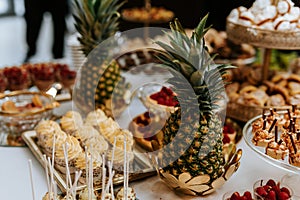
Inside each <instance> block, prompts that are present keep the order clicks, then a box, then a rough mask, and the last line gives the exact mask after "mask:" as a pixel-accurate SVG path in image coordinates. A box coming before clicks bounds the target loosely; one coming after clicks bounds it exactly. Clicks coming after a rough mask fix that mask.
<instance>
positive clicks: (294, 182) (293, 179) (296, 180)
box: [281, 173, 300, 200]
mask: <svg viewBox="0 0 300 200" xmlns="http://www.w3.org/2000/svg"><path fill="white" fill-rule="evenodd" d="M281 183H282V184H284V185H287V186H288V187H290V188H291V189H292V190H293V193H294V196H293V198H294V199H295V200H300V190H299V185H300V174H295V173H290V174H286V175H284V176H283V177H282V178H281Z"/></svg>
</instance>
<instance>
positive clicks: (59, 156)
mask: <svg viewBox="0 0 300 200" xmlns="http://www.w3.org/2000/svg"><path fill="white" fill-rule="evenodd" d="M66 144H67V149H66ZM64 148H65V149H66V150H67V151H66V152H67V158H68V165H69V170H70V173H74V172H75V161H76V159H77V158H78V157H80V156H84V153H83V150H82V148H81V146H80V144H79V141H78V140H77V139H76V138H75V137H73V136H71V135H68V136H67V138H66V141H65V144H63V145H62V146H61V147H59V146H58V148H57V149H56V151H55V158H54V159H55V167H56V169H58V170H59V171H60V172H62V173H64V174H65V173H66V162H65V155H64Z"/></svg>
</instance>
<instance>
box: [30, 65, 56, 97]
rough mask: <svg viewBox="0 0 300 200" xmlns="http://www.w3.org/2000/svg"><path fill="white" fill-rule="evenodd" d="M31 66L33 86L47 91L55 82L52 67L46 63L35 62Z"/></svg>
mask: <svg viewBox="0 0 300 200" xmlns="http://www.w3.org/2000/svg"><path fill="white" fill-rule="evenodd" d="M32 68H33V69H32V73H33V74H32V76H33V81H34V84H35V86H36V87H37V88H38V89H39V90H40V91H47V90H48V89H49V88H50V87H51V85H52V84H53V83H54V82H55V71H54V68H53V67H52V66H51V65H49V64H46V63H40V64H35V65H33V67H32Z"/></svg>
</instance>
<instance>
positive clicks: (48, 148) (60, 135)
mask: <svg viewBox="0 0 300 200" xmlns="http://www.w3.org/2000/svg"><path fill="white" fill-rule="evenodd" d="M54 137H55V149H58V148H61V146H62V145H63V144H65V142H66V139H67V134H66V133H65V132H63V131H62V130H61V131H58V132H56V133H55V134H53V135H52V137H51V138H48V140H47V141H46V142H45V144H44V146H43V151H44V153H45V154H46V155H47V156H49V157H51V156H52V151H53V142H54Z"/></svg>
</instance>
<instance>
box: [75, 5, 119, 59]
mask: <svg viewBox="0 0 300 200" xmlns="http://www.w3.org/2000/svg"><path fill="white" fill-rule="evenodd" d="M124 3H125V2H124V1H121V2H120V1H119V0H74V13H73V17H74V20H75V28H76V30H77V31H78V33H79V34H80V37H79V38H78V40H79V42H80V43H81V45H82V51H83V52H84V54H85V55H88V54H89V53H90V51H92V50H93V49H94V48H95V47H96V46H97V45H98V44H99V43H101V42H102V41H104V40H106V39H107V38H109V37H111V36H113V35H114V34H115V33H116V31H117V30H118V20H119V18H120V13H119V12H118V10H119V9H120V8H121V6H122V5H123V4H124Z"/></svg>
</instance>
